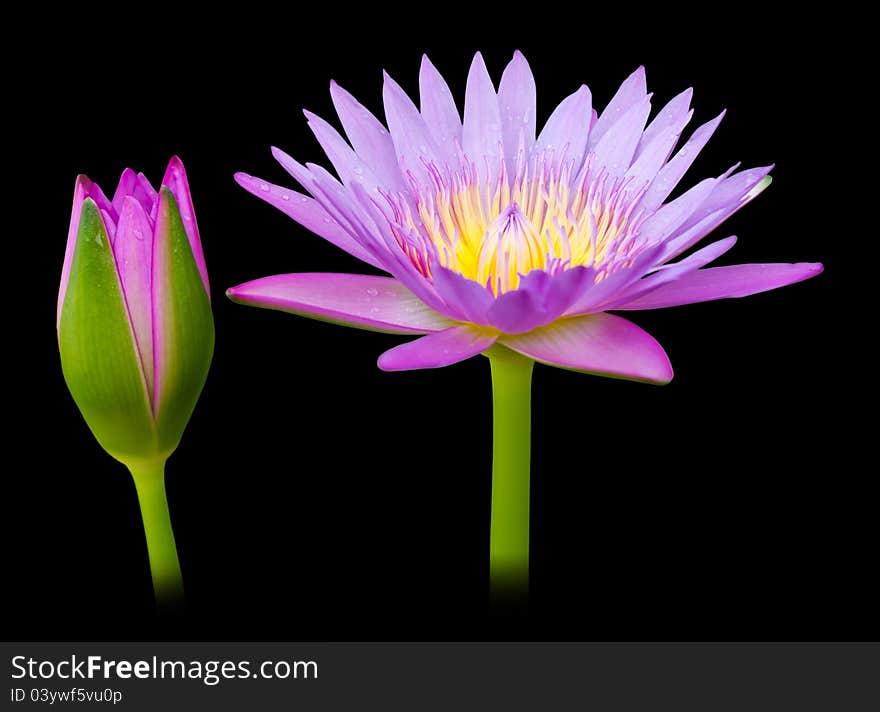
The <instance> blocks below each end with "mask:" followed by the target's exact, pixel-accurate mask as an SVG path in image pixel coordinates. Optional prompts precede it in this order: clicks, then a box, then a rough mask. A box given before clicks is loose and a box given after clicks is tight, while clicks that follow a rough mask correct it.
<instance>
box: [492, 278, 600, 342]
mask: <svg viewBox="0 0 880 712" xmlns="http://www.w3.org/2000/svg"><path fill="white" fill-rule="evenodd" d="M595 276H596V273H595V270H593V269H592V268H587V267H575V268H573V269H568V270H564V271H563V272H560V273H559V274H556V275H550V274H548V273H547V272H544V271H543V270H532V271H531V272H529V273H528V274H527V275H525V276H524V277H522V279H521V280H520V284H519V287H518V288H517V289H516V290H514V291H512V292H508V293H506V294H503V295H501V296H500V297H498V299H497V300H495V302H494V304H492V307H491V308H490V309H489V311H488V319H489V323H490V324H491V325H492V326H494V327H495V328H496V329H498V330H499V331H501V332H503V333H507V334H521V333H524V332H526V331H531V330H532V329H535V328H537V327H539V326H544V325H546V324H549V323H550V322H552V321H554V320H556V319H557V318H558V317H560V316H561V315H562V314H563V313H564V312H565V310H566V309H568V307H569V306H571V305H572V304H573V303H574V302H575V301H576V300H577V299H578V298H579V297H580V296H581V295H582V294H583V293H584V291H585V290H586V289H587V288H588V287H589V286H591V285H592V284H593V280H594V279H595Z"/></svg>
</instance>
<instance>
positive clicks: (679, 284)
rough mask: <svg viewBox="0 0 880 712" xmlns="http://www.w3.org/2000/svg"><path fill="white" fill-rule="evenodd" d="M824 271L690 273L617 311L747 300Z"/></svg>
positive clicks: (775, 267)
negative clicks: (712, 301) (730, 299)
mask: <svg viewBox="0 0 880 712" xmlns="http://www.w3.org/2000/svg"><path fill="white" fill-rule="evenodd" d="M822 269H823V267H822V265H821V264H820V263H819V262H798V263H795V264H788V263H775V264H744V265H731V266H729V267H710V268H709V269H701V270H697V271H696V272H690V273H689V274H686V275H684V276H682V277H681V278H680V279H678V280H676V281H674V282H671V283H669V284H666V285H664V286H662V287H660V288H659V289H656V290H654V291H652V292H650V293H649V294H646V295H644V296H642V297H639V298H638V299H635V300H633V301H631V302H629V303H628V304H625V305H623V306H618V307H615V309H623V310H635V309H660V308H663V307H675V306H679V305H682V304H693V303H695V302H707V301H711V300H713V299H729V298H732V297H747V296H749V295H750V294H758V293H759V292H766V291H768V290H770V289H777V288H778V287H785V286H786V285H789V284H794V283H795V282H801V281H803V280H805V279H809V278H810V277H815V276H816V275H817V274H819V273H820V272H822Z"/></svg>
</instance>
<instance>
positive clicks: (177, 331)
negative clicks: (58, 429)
mask: <svg viewBox="0 0 880 712" xmlns="http://www.w3.org/2000/svg"><path fill="white" fill-rule="evenodd" d="M57 328H58V344H59V349H60V352H61V365H62V368H63V370H64V378H65V380H66V381H67V385H68V387H69V388H70V392H71V394H72V395H73V397H74V400H75V401H76V404H77V406H78V407H79V409H80V411H81V412H82V414H83V417H84V418H85V419H86V422H87V423H88V425H89V427H90V428H91V430H92V432H93V433H94V435H95V437H96V438H97V440H98V442H99V443H100V444H101V446H102V447H103V448H104V449H105V450H106V451H107V452H109V453H110V454H111V455H113V456H114V457H115V458H117V459H118V460H121V461H122V462H124V463H125V464H126V465H128V466H129V467H130V468H132V467H135V466H136V467H140V466H142V465H143V464H145V463H149V462H154V461H156V462H159V463H164V461H165V458H167V457H168V455H169V454H170V453H171V452H172V451H173V450H174V449H175V448H176V447H177V444H178V442H179V441H180V437H181V435H182V433H183V430H184V428H185V427H186V424H187V422H188V421H189V417H190V415H191V413H192V410H193V408H194V407H195V404H196V400H197V399H198V397H199V393H200V392H201V390H202V386H203V385H204V383H205V378H206V376H207V373H208V367H209V365H210V363H211V355H212V353H213V348H214V324H213V319H212V316H211V305H210V298H209V291H208V273H207V270H206V268H205V259H204V256H203V254H202V245H201V242H200V240H199V231H198V227H197V226H196V219H195V214H194V212H193V205H192V201H191V199H190V192H189V185H188V184H187V180H186V173H185V172H184V169H183V164H182V163H181V162H180V160H179V159H178V158H172V159H171V162H170V163H169V164H168V170H167V171H166V173H165V177H164V178H163V179H162V184H161V186H160V188H159V191H158V192H157V191H156V190H155V189H154V188H153V187H152V186H151V185H150V183H149V181H148V180H147V179H146V178H145V177H144V175H143V174H135V173H134V171H132V170H131V169H129V168H127V169H125V171H124V172H123V174H122V177H121V178H120V180H119V185H118V187H117V188H116V192H115V193H114V194H113V198H112V199H108V198H107V197H106V196H105V195H104V193H103V192H102V191H101V188H100V187H98V185H97V184H95V183H92V182H91V181H90V180H89V179H88V178H86V177H85V176H79V177H78V178H77V180H76V186H75V189H74V197H73V213H72V215H71V220H70V231H69V233H68V237H67V251H66V253H65V255H64V266H63V270H62V274H61V287H60V290H59V293H58V314H57Z"/></svg>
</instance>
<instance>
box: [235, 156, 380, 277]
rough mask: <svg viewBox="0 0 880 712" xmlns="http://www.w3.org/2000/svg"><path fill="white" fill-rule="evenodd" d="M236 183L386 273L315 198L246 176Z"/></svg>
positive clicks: (239, 174) (244, 174) (237, 175)
mask: <svg viewBox="0 0 880 712" xmlns="http://www.w3.org/2000/svg"><path fill="white" fill-rule="evenodd" d="M235 181H236V183H238V184H239V185H240V186H241V187H242V188H244V189H245V190H246V191H248V192H249V193H251V194H252V195H255V196H257V197H258V198H262V199H263V200H265V201H266V202H267V203H269V204H270V205H274V206H275V207H276V208H278V209H279V210H281V211H282V212H283V213H284V214H285V215H289V216H290V217H292V218H293V219H294V220H296V221H297V222H298V223H299V224H300V225H302V226H303V227H305V228H306V229H307V230H310V231H312V232H313V233H315V234H316V235H319V236H320V237H323V238H324V239H325V240H327V241H328V242H330V243H332V244H334V245H336V246H337V247H338V248H340V249H342V250H345V251H346V252H347V253H348V254H350V255H352V256H354V257H357V258H358V259H359V260H363V261H364V262H366V263H367V264H369V265H372V266H373V267H378V268H379V269H384V268H383V267H382V264H381V263H380V262H379V260H377V259H376V258H375V257H373V256H372V255H371V254H370V253H369V252H368V251H367V250H366V249H365V248H364V247H362V246H361V245H360V243H358V242H357V240H355V239H354V238H353V237H352V236H351V235H349V234H348V233H347V232H346V231H345V230H343V229H342V226H341V225H339V223H338V222H336V221H335V220H334V219H333V218H332V217H331V216H330V214H329V213H328V212H327V211H326V210H325V209H324V208H323V207H321V205H320V204H319V203H318V202H317V201H316V200H314V199H313V198H309V197H308V196H305V195H303V194H302V193H297V192H296V191H295V190H288V189H287V188H284V187H282V186H278V185H274V184H272V183H269V182H267V181H264V180H261V179H260V178H254V177H253V176H249V175H248V174H247V173H236V174H235Z"/></svg>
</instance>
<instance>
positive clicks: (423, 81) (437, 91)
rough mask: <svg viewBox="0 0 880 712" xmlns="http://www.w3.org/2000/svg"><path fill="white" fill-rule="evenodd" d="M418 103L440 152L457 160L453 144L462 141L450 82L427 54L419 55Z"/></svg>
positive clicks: (451, 160)
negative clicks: (420, 63) (420, 59)
mask: <svg viewBox="0 0 880 712" xmlns="http://www.w3.org/2000/svg"><path fill="white" fill-rule="evenodd" d="M419 104H420V109H421V114H422V118H423V119H424V120H425V124H426V125H427V127H428V130H429V131H430V132H431V135H432V136H433V137H434V141H435V142H436V144H437V148H438V150H439V151H440V155H441V156H443V158H444V160H446V161H447V162H448V163H449V164H450V165H454V164H455V163H457V160H456V150H455V144H456V142H458V143H459V144H460V143H461V117H460V116H459V114H458V108H457V107H456V106H455V99H453V98H452V92H451V91H450V90H449V85H448V84H447V83H446V80H445V79H443V77H442V75H441V74H440V72H438V71H437V68H436V67H435V66H434V65H433V64H431V60H430V59H428V55H426V54H424V55H422V66H421V68H420V69H419Z"/></svg>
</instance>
